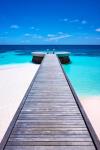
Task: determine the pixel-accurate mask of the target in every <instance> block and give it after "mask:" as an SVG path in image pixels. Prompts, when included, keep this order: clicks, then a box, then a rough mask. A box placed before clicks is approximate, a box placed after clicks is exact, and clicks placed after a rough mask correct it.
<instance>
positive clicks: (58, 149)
mask: <svg viewBox="0 0 100 150" xmlns="http://www.w3.org/2000/svg"><path fill="white" fill-rule="evenodd" d="M87 146H88V145H87ZM87 146H84V145H82V146H7V147H6V149H5V150H87V149H88V150H95V148H94V146H88V147H87Z"/></svg>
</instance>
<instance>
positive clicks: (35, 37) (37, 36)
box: [32, 34, 44, 39]
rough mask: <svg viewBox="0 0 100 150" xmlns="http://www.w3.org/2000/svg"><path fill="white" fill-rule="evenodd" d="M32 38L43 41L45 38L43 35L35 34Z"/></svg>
mask: <svg viewBox="0 0 100 150" xmlns="http://www.w3.org/2000/svg"><path fill="white" fill-rule="evenodd" d="M32 38H34V39H42V38H44V37H43V36H42V35H38V34H33V35H32Z"/></svg>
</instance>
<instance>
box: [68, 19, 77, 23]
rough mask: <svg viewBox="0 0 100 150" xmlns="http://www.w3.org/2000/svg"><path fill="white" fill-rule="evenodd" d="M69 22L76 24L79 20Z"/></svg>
mask: <svg viewBox="0 0 100 150" xmlns="http://www.w3.org/2000/svg"><path fill="white" fill-rule="evenodd" d="M70 22H71V23H77V22H79V20H78V19H74V20H71V21H70Z"/></svg>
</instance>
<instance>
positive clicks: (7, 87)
mask: <svg viewBox="0 0 100 150" xmlns="http://www.w3.org/2000/svg"><path fill="white" fill-rule="evenodd" d="M38 67H39V65H35V64H31V63H27V64H20V65H7V66H2V67H0V141H1V139H2V137H3V135H4V133H5V132H6V130H7V128H8V126H9V124H10V122H11V120H12V118H13V116H14V114H15V112H16V110H17V108H18V106H19V104H20V102H21V100H22V98H23V96H24V94H25V92H26V90H27V88H28V86H29V85H30V82H31V81H32V79H33V76H34V75H35V73H36V71H37V69H38Z"/></svg>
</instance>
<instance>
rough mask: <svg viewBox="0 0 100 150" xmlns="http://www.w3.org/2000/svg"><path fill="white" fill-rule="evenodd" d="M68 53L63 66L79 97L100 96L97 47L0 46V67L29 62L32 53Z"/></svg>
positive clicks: (99, 63) (99, 68)
mask: <svg viewBox="0 0 100 150" xmlns="http://www.w3.org/2000/svg"><path fill="white" fill-rule="evenodd" d="M47 49H49V51H50V52H52V49H55V51H70V52H71V56H70V58H71V61H72V63H71V64H69V65H63V67H64V70H65V72H66V74H67V75H68V77H69V79H70V81H71V83H72V85H73V86H74V89H75V91H76V92H77V94H78V95H79V96H86V95H88V96H89V95H100V46H98V45H94V46H93V45H6V46H5V45H1V46H0V65H1V66H2V65H9V64H22V63H28V62H31V59H32V55H31V52H33V51H46V50H47Z"/></svg>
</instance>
